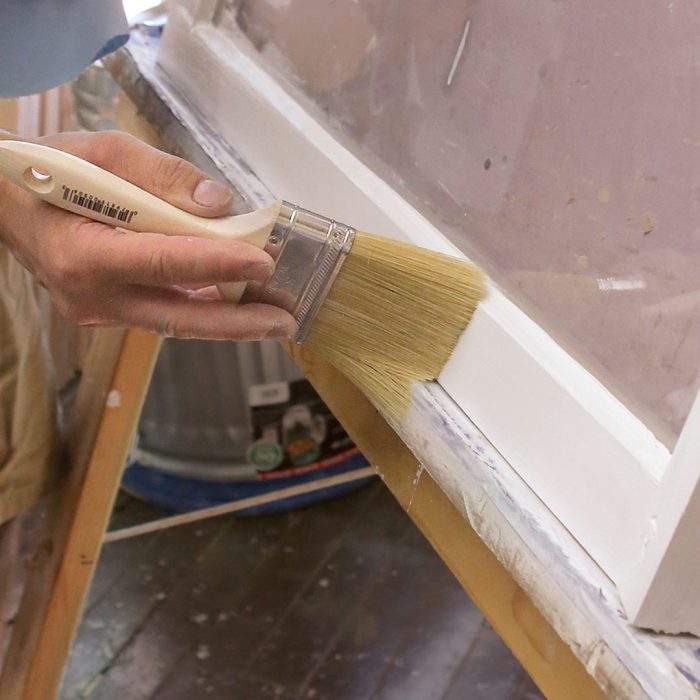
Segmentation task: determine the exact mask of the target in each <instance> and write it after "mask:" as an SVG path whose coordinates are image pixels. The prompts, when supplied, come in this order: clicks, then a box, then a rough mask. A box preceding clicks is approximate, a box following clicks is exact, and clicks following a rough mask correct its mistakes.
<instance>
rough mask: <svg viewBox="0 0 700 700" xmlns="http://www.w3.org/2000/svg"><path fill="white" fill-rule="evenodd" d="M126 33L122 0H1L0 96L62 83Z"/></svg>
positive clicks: (108, 50) (119, 42)
mask: <svg viewBox="0 0 700 700" xmlns="http://www.w3.org/2000/svg"><path fill="white" fill-rule="evenodd" d="M128 38H129V27H128V24H127V21H126V17H125V15H124V8H123V6H122V3H121V0H0V97H18V96H20V95H31V94H33V93H36V92H43V91H44V90H48V89H49V88H52V87H56V86H57V85H61V84H62V83H65V82H67V81H68V80H71V79H72V78H74V77H75V76H76V75H78V74H79V73H80V72H81V71H83V70H84V69H85V68H86V67H87V66H89V65H90V64H91V63H93V62H94V61H95V60H97V59H98V58H101V57H102V56H105V55H106V54H108V53H111V52H112V51H114V50H116V49H117V48H119V47H120V46H122V45H123V44H125V43H126V41H127V39H128Z"/></svg>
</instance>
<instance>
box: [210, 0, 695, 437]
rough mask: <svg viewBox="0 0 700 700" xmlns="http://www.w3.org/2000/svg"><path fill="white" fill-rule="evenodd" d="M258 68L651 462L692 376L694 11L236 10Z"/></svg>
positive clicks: (313, 3)
mask: <svg viewBox="0 0 700 700" xmlns="http://www.w3.org/2000/svg"><path fill="white" fill-rule="evenodd" d="M219 21H220V22H221V23H222V24H224V25H226V24H228V25H229V26H230V27H233V26H234V24H235V25H237V26H238V27H240V28H241V29H242V30H243V31H244V32H245V33H246V34H247V36H248V37H249V38H250V40H251V41H252V43H253V44H254V46H255V47H256V48H257V49H258V51H260V53H261V55H262V57H263V60H264V61H265V62H266V63H267V65H268V67H269V68H270V69H271V70H273V71H274V72H276V73H277V74H278V75H279V76H281V77H282V78H283V79H285V80H286V81H287V82H288V84H289V85H290V86H291V87H292V89H293V90H294V91H295V93H296V94H297V96H301V99H302V100H303V101H304V102H305V103H306V104H307V106H309V108H310V109H312V110H314V111H315V113H316V114H317V115H318V116H319V118H320V119H321V120H322V121H324V122H325V123H326V124H327V125H328V126H329V127H330V128H331V129H332V130H334V131H335V133H337V134H340V137H341V138H342V140H343V141H344V142H345V143H346V144H347V145H348V146H349V147H350V148H351V149H352V150H353V151H354V152H355V153H357V154H358V155H359V157H361V158H362V159H363V160H365V162H367V163H368V164H369V165H370V166H371V167H373V168H374V169H375V170H377V171H378V172H379V173H380V174H381V175H382V176H383V177H384V178H385V179H386V180H387V181H388V182H389V183H390V184H391V185H392V186H393V187H395V188H396V189H397V190H399V191H400V192H401V193H402V194H403V195H404V196H405V197H406V198H407V199H409V200H410V201H411V202H412V203H413V204H414V205H415V206H416V207H417V208H418V209H420V210H421V211H422V212H423V213H424V214H425V215H426V216H427V217H428V218H429V219H430V220H432V221H433V222H434V224H435V225H436V226H437V227H438V228H440V229H441V230H442V231H443V232H444V233H445V234H446V235H447V236H449V237H450V238H451V239H452V240H453V241H454V242H455V243H456V244H457V245H458V246H459V247H460V248H461V249H463V250H464V251H465V252H466V253H467V254H469V255H470V256H472V257H473V258H474V259H475V260H476V261H477V262H479V263H480V264H482V265H483V266H484V267H485V268H486V269H487V270H488V272H489V273H490V274H491V276H492V277H493V279H494V280H495V281H496V282H497V283H498V284H499V285H500V286H501V287H502V288H504V290H505V291H506V293H508V294H509V296H510V297H511V298H512V299H513V300H514V301H516V303H518V304H520V306H521V307H522V308H524V309H525V310H526V311H527V312H528V313H529V314H530V315H531V316H533V317H534V318H535V319H536V320H537V321H538V322H540V323H541V324H542V325H543V326H544V327H545V328H546V329H547V330H548V332H550V333H551V334H552V335H553V336H554V337H555V338H556V339H557V340H558V341H559V342H560V343H561V344H563V345H564V346H565V347H566V348H567V349H568V350H569V351H570V352H572V353H573V354H574V355H575V356H576V357H577V358H578V359H579V360H580V361H581V362H583V363H584V364H585V365H586V366H587V367H588V368H589V369H590V370H591V371H592V372H593V373H594V374H595V375H596V376H598V377H599V378H600V379H601V380H602V381H603V382H604V383H605V384H606V386H608V387H609V388H610V390H611V391H613V392H614V393H615V394H616V395H617V396H618V397H620V399H621V400H623V401H624V402H625V403H626V404H627V405H628V406H630V408H631V409H632V410H634V411H635V412H636V413H637V414H638V415H639V416H640V417H641V418H642V419H643V420H645V421H646V422H647V424H648V425H649V426H650V427H651V428H652V429H653V430H654V431H655V432H656V433H657V435H658V436H659V437H660V438H661V439H662V440H664V441H665V442H666V443H667V444H669V445H671V444H672V443H673V442H675V439H676V437H677V435H678V432H679V430H680V428H681V427H682V424H683V422H684V420H685V418H686V416H687V414H688V410H689V407H690V404H691V401H692V399H693V397H694V395H695V392H696V390H697V386H698V365H699V363H700V323H699V322H698V313H697V309H698V304H699V303H700V211H699V210H700V72H699V71H698V65H699V64H700V49H698V36H700V10H698V9H697V7H696V6H695V5H693V4H692V3H675V2H662V3H640V2H637V1H636V0H620V1H619V2H609V0H589V2H578V3H572V2H569V3H563V2H552V1H551V0H488V1H487V0H471V1H469V0H466V1H465V0H442V1H441V2H440V3H436V2H435V1H434V0H412V1H411V2H406V1H405V0H335V1H334V2H321V1H320V0H240V1H239V2H230V1H229V2H224V3H223V4H222V7H221V8H220V12H219Z"/></svg>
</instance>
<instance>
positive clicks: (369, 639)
mask: <svg viewBox="0 0 700 700" xmlns="http://www.w3.org/2000/svg"><path fill="white" fill-rule="evenodd" d="M161 514H162V513H161V511H159V510H158V509H156V508H152V507H150V506H148V505H146V504H143V503H140V502H138V501H135V500H133V499H131V498H129V497H128V496H125V495H122V496H121V497H120V499H119V501H118V504H117V508H116V510H115V514H114V517H113V520H114V522H113V526H114V527H116V526H126V525H129V524H133V523H135V522H140V521H143V520H146V519H150V518H153V517H157V516H159V515H161ZM163 562H164V563H163ZM60 697H61V700H79V699H80V700H85V699H89V700H199V699H200V698H203V699H206V698H217V699H218V698H222V699H227V698H237V699H238V698H239V699H241V700H265V699H266V698H272V699H275V700H305V699H307V698H308V699H313V700H394V699H396V700H464V699H465V698H469V700H540V699H541V698H542V697H543V696H542V695H541V694H540V693H539V691H538V690H537V689H536V688H535V686H534V685H533V683H532V681H530V679H529V678H528V676H527V675H526V674H525V672H524V671H523V669H522V668H521V667H520V666H519V664H518V662H517V661H516V660H515V659H514V658H513V656H512V655H511V654H510V652H509V651H508V650H507V649H506V647H505V646H504V645H503V644H502V642H501V641H500V639H499V638H498V637H497V635H496V634H495V633H494V632H493V630H492V629H491V628H490V626H489V625H488V624H487V623H486V622H485V620H484V619H483V618H482V616H481V615H480V614H479V612H478V610H477V609H476V608H475V607H474V605H473V604H472V603H471V601H470V600H469V599H468V598H467V596H466V595H465V594H464V592H463V591H462V589H461V587H460V586H459V584H458V583H457V582H456V580H455V579H454V578H453V577H452V575H451V574H450V573H449V571H448V570H447V569H446V568H445V566H444V565H443V564H442V562H441V561H440V559H439V558H438V556H437V555H436V554H435V552H434V551H433V550H432V548H431V547H430V546H429V545H428V543H427V542H426V541H425V539H424V538H423V537H422V536H421V535H420V533H419V532H418V531H417V530H416V528H415V526H414V525H413V524H412V522H411V521H410V519H409V518H408V517H407V516H406V515H405V513H404V512H403V511H402V510H401V508H400V507H399V506H398V505H397V504H396V502H395V501H394V499H393V498H392V496H391V495H390V494H389V493H388V491H387V490H386V488H385V487H384V486H383V485H382V484H381V483H380V482H377V483H375V484H373V485H371V486H369V487H366V488H364V489H362V490H360V491H358V492H356V493H354V494H352V495H350V496H347V497H345V498H343V499H339V500H335V501H329V502H326V503H322V504H318V505H316V506H313V507H310V508H306V509H304V510H300V511H295V512H293V513H288V514H284V515H276V516H270V517H265V518H257V519H241V518H239V519H236V518H234V517H229V518H222V519H219V520H213V521H208V522H206V523H196V524H193V525H192V526H186V527H181V528H175V529H172V530H168V531H164V532H161V533H155V534H153V535H149V536H146V537H142V538H137V539H134V540H127V541H123V542H115V543H112V544H109V545H107V546H106V548H105V551H104V555H103V557H102V559H101V560H100V563H99V566H98V569H97V572H96V576H95V580H94V583H93V586H92V589H91V593H90V598H89V601H88V604H87V608H86V614H85V618H84V620H83V622H82V624H81V627H80V630H79V633H78V637H77V640H76V643H75V646H74V649H73V652H72V654H71V658H70V662H69V666H68V668H67V671H66V676H65V679H64V686H63V690H62V693H61V696H60Z"/></svg>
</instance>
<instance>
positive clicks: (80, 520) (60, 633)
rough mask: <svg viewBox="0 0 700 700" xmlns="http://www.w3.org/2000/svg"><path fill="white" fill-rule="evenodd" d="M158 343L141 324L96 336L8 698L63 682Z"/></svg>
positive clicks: (17, 636)
mask: <svg viewBox="0 0 700 700" xmlns="http://www.w3.org/2000/svg"><path fill="white" fill-rule="evenodd" d="M159 344H160V338H159V337H158V336H155V335H151V334H147V333H144V332H142V331H129V332H128V333H126V334H123V333H122V332H121V331H102V332H99V333H97V334H96V336H95V341H94V343H93V346H92V348H91V352H90V355H89V357H88V361H87V363H86V366H85V371H84V379H83V381H81V385H80V389H79V393H78V399H77V405H76V413H75V426H76V429H75V430H74V432H73V441H72V445H71V451H70V452H71V454H70V471H69V473H68V475H67V478H66V479H65V480H64V481H63V483H62V485H61V487H60V490H59V491H58V493H56V495H55V496H54V498H53V499H52V503H51V504H50V506H49V508H48V511H47V515H46V521H45V534H44V536H43V537H42V540H41V543H40V546H39V549H38V551H37V553H36V555H35V556H34V559H33V561H32V563H31V568H30V570H29V574H28V582H27V587H26V590H25V592H24V596H23V599H22V604H21V608H20V612H19V614H18V617H17V620H16V622H15V626H14V630H13V634H12V639H11V642H10V648H9V650H8V654H7V656H6V660H5V664H4V669H3V674H2V677H0V697H2V698H13V699H14V698H16V699H17V700H47V699H48V698H53V697H54V696H55V694H56V692H57V689H58V686H59V683H60V680H61V675H62V673H63V668H64V665H65V662H66V659H67V657H68V652H69V650H70V645H71V642H72V639H73V635H74V633H75V629H76V627H77V624H78V621H79V618H80V612H81V609H82V605H83V602H84V600H85V596H86V595H87V590H88V586H89V584H90V580H91V577H92V573H93V571H94V567H95V563H96V561H97V557H98V556H99V551H100V546H101V543H102V535H103V533H104V530H105V528H106V526H107V522H108V519H109V516H110V513H111V510H112V504H113V501H114V498H115V496H116V493H117V490H118V488H119V483H120V480H121V474H122V470H123V468H124V464H125V462H126V455H127V451H128V449H129V446H130V444H131V437H132V434H133V431H134V429H135V428H136V424H137V421H138V417H139V414H140V411H141V405H142V403H143V399H144V397H145V393H146V389H147V387H148V382H149V379H150V375H151V372H152V369H153V364H154V362H155V358H156V356H157V353H158V347H159Z"/></svg>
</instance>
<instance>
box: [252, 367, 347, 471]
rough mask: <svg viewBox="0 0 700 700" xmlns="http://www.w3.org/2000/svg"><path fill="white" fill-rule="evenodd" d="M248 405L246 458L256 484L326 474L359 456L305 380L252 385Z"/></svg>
mask: <svg viewBox="0 0 700 700" xmlns="http://www.w3.org/2000/svg"><path fill="white" fill-rule="evenodd" d="M248 401H249V405H250V415H251V421H252V426H253V442H252V443H251V445H250V447H249V448H248V452H247V457H248V461H249V462H250V463H251V464H252V465H254V466H255V467H256V468H257V470H258V479H279V478H283V477H289V476H296V475H298V474H305V473H308V472H311V471H318V470H320V469H327V468H329V467H334V466H336V465H338V464H341V463H342V462H344V461H345V460H347V459H349V458H350V457H352V456H354V455H356V454H358V452H359V450H358V449H357V448H356V447H355V445H354V444H353V443H352V440H350V438H349V437H348V435H347V433H346V432H345V430H344V429H343V427H342V426H341V425H340V423H338V421H337V420H336V419H335V416H333V414H332V413H331V412H330V410H329V409H328V407H327V406H326V405H325V404H324V403H323V401H322V400H321V398H320V397H319V395H318V394H317V393H316V392H315V391H314V389H313V387H312V386H311V384H310V383H309V382H308V381H307V380H306V379H298V380H296V381H293V382H276V383H274V384H256V385H253V386H251V387H250V389H249V393H248Z"/></svg>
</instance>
